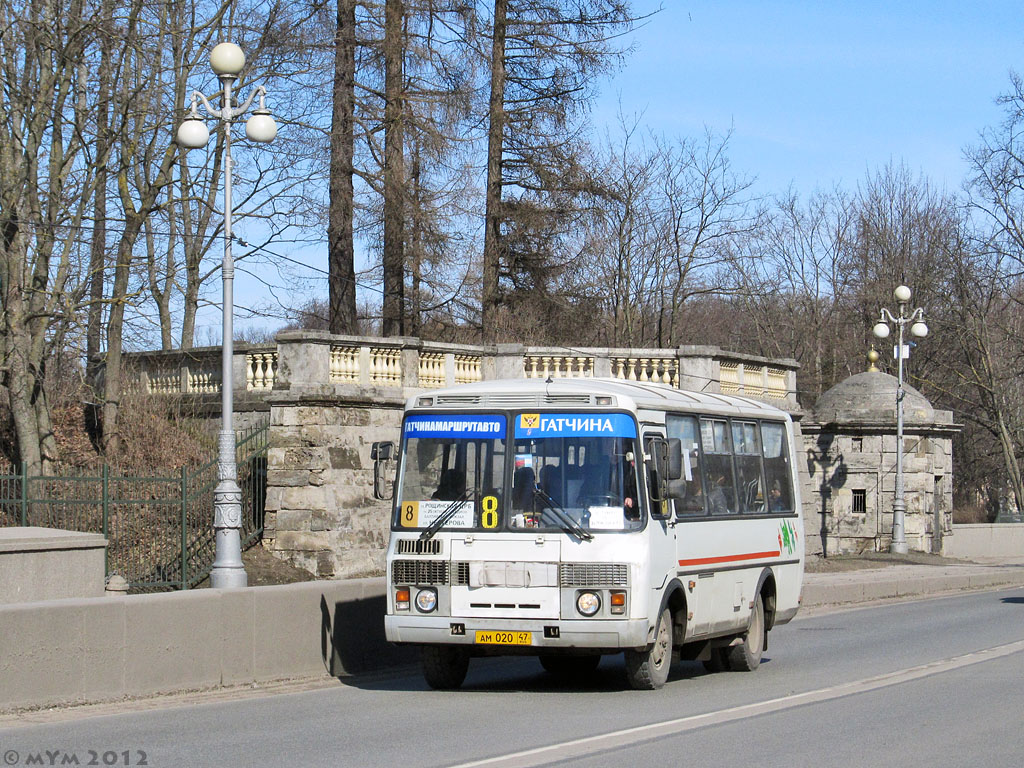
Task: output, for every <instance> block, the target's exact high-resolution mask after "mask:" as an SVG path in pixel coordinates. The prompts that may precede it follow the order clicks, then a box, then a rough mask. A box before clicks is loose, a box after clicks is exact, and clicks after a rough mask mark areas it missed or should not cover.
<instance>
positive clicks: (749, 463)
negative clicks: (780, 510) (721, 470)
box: [732, 421, 766, 514]
mask: <svg viewBox="0 0 1024 768" xmlns="http://www.w3.org/2000/svg"><path fill="white" fill-rule="evenodd" d="M732 446H733V452H734V454H735V456H736V473H737V478H736V480H737V485H736V487H737V488H738V489H739V506H740V509H739V511H740V513H741V514H742V513H745V514H762V513H764V512H765V510H766V508H765V497H764V485H763V481H762V478H761V445H760V441H759V439H758V434H757V422H754V421H734V422H733V423H732Z"/></svg>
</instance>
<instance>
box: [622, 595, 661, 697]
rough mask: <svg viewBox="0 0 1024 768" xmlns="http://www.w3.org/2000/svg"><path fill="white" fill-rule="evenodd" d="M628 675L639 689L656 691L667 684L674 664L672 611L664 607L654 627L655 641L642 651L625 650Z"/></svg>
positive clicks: (630, 680) (634, 686)
mask: <svg viewBox="0 0 1024 768" xmlns="http://www.w3.org/2000/svg"><path fill="white" fill-rule="evenodd" d="M625 657H626V677H627V678H628V679H629V684H630V686H632V687H633V688H634V689H635V690H638V691H654V690H657V689H658V688H661V687H662V686H663V685H665V682H666V681H667V680H668V672H669V669H670V668H671V666H672V613H671V612H670V611H669V609H668V608H667V607H665V608H663V609H662V611H661V615H660V616H659V617H658V624H657V626H656V627H655V629H654V642H653V643H652V644H651V645H650V646H648V647H647V648H645V649H644V650H642V651H634V650H632V649H630V650H627V651H626V652H625Z"/></svg>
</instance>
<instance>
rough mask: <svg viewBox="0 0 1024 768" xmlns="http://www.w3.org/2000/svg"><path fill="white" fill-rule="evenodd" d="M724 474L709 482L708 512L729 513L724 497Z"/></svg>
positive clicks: (716, 513)
mask: <svg viewBox="0 0 1024 768" xmlns="http://www.w3.org/2000/svg"><path fill="white" fill-rule="evenodd" d="M724 485H725V475H719V476H718V477H717V478H715V481H714V482H713V483H712V484H711V490H709V491H708V514H711V515H727V514H729V502H728V500H727V499H726V498H725V489H724V488H723V486H724Z"/></svg>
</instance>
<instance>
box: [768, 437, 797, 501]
mask: <svg viewBox="0 0 1024 768" xmlns="http://www.w3.org/2000/svg"><path fill="white" fill-rule="evenodd" d="M761 447H762V455H763V456H764V474H765V479H766V481H767V483H768V511H769V512H792V511H793V487H792V485H791V482H792V481H791V479H790V477H791V475H790V467H789V456H788V455H787V454H788V452H787V450H786V425H785V424H778V423H774V422H768V421H763V422H761Z"/></svg>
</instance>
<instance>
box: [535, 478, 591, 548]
mask: <svg viewBox="0 0 1024 768" xmlns="http://www.w3.org/2000/svg"><path fill="white" fill-rule="evenodd" d="M533 493H534V495H535V496H539V497H540V499H541V501H543V502H544V503H545V505H546V506H547V508H548V509H550V510H551V511H552V512H554V513H555V517H556V518H558V527H559V528H561V529H562V530H563V531H565V532H566V533H571V534H574V535H575V536H578V537H579V538H580V539H584V540H587V541H589V540H590V539H592V538H594V534H592V533H591V532H590V531H588V530H587V529H586V528H584V527H583V526H582V525H580V524H579V523H577V522H576V521H575V520H573V519H572V517H570V516H569V513H568V512H566V511H565V510H564V509H562V507H561V505H560V504H559V503H558V502H557V501H555V500H554V499H553V498H551V496H549V495H548V494H547V492H546V491H544V489H543V488H538V487H537V486H534V488H533Z"/></svg>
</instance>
